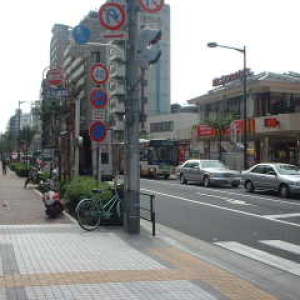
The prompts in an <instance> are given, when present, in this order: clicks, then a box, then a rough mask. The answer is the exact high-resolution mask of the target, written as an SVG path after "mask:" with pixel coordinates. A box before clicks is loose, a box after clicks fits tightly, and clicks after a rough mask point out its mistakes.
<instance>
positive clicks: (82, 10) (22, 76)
mask: <svg viewBox="0 0 300 300" xmlns="http://www.w3.org/2000/svg"><path fill="white" fill-rule="evenodd" d="M103 3H104V0H98V1H94V0H84V1H78V0H77V1H74V0H72V1H71V0H63V1H61V0H51V1H36V0H27V1H20V0H19V1H16V0H11V1H5V2H3V3H2V7H1V12H0V15H1V16H0V28H1V36H2V41H1V50H0V51H1V55H0V60H1V61H0V66H1V71H0V80H1V106H0V132H4V131H5V128H6V126H7V123H8V120H9V118H10V117H11V116H12V115H13V114H14V112H15V110H16V109H17V108H18V101H28V102H30V101H35V100H38V99H39V91H40V84H41V80H42V73H43V70H44V69H45V68H46V67H47V66H48V65H49V56H50V53H49V49H50V41H51V29H52V26H53V25H54V24H55V23H62V24H67V25H70V26H75V25H77V24H78V22H79V21H80V20H82V18H83V17H84V16H85V15H86V14H87V13H88V12H89V11H90V10H93V9H96V10H98V9H99V7H100V6H101V5H102V4H103ZM166 3H167V4H169V5H170V6H171V103H180V104H185V103H186V101H187V100H189V99H192V98H195V97H197V96H199V95H202V94H204V93H206V92H207V91H208V90H210V89H211V88H212V80H213V79H214V78H216V77H220V76H222V75H226V74H230V73H233V72H236V71H238V70H240V69H242V68H243V55H242V54H241V53H239V52H237V51H234V50H228V49H222V48H208V47H207V43H208V42H217V43H219V44H222V45H228V46H233V47H243V46H244V45H245V46H246V49H247V66H248V67H249V68H251V69H252V71H253V72H254V73H260V72H263V71H271V72H279V73H283V72H288V71H294V72H298V71H299V72H300V69H299V52H300V41H299V35H298V32H299V31H298V30H299V12H300V4H299V1H298V0H285V1H279V0H278V1H274V0H264V1H261V0H251V1H241V0H226V1H224V0H202V1H199V0H185V1H182V0H166ZM22 109H23V110H24V111H26V110H27V111H28V110H29V103H23V104H22Z"/></svg>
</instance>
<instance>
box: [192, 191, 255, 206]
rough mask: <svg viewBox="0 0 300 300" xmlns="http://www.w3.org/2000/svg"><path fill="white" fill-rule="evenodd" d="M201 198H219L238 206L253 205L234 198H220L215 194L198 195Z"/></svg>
mask: <svg viewBox="0 0 300 300" xmlns="http://www.w3.org/2000/svg"><path fill="white" fill-rule="evenodd" d="M196 194H197V195H199V196H207V197H211V198H217V199H221V200H225V201H227V202H229V203H231V204H238V205H251V204H248V203H246V202H245V201H242V200H237V199H232V198H226V197H222V196H218V195H213V194H202V193H196Z"/></svg>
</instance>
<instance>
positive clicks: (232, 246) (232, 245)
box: [214, 242, 300, 276]
mask: <svg viewBox="0 0 300 300" xmlns="http://www.w3.org/2000/svg"><path fill="white" fill-rule="evenodd" d="M214 244H215V245H218V246H220V247H223V248H226V249H228V250H231V251H233V252H236V253H238V254H240V255H243V256H246V257H248V258H251V259H254V260H257V261H260V262H262V263H264V264H267V265H269V266H273V267H275V268H278V269H281V270H284V271H287V272H289V273H291V274H294V275H297V276H300V264H298V263H295V262H292V261H290V260H288V259H284V258H281V257H279V256H276V255H272V254H269V253H268V252H265V251H262V250H258V249H254V248H252V247H249V246H246V245H243V244H241V243H238V242H217V243H214Z"/></svg>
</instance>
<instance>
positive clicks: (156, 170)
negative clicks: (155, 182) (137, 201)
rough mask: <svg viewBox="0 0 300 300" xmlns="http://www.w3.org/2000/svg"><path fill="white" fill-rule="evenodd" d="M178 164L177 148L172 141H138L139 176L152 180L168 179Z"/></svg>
mask: <svg viewBox="0 0 300 300" xmlns="http://www.w3.org/2000/svg"><path fill="white" fill-rule="evenodd" d="M177 164H178V147H177V142H176V141H174V140H166V139H153V140H142V139H140V174H141V176H147V177H152V178H155V179H157V178H159V177H163V178H165V179H167V178H169V177H170V175H171V174H172V173H173V172H174V170H175V167H176V166H177Z"/></svg>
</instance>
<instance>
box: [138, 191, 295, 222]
mask: <svg viewBox="0 0 300 300" xmlns="http://www.w3.org/2000/svg"><path fill="white" fill-rule="evenodd" d="M141 190H142V191H145V192H150V193H153V194H157V195H161V196H165V197H170V198H175V199H178V200H182V201H186V202H190V203H193V204H197V205H204V206H209V207H212V208H218V209H221V210H226V211H230V212H234V213H237V214H241V215H245V216H249V217H254V218H259V219H263V220H268V221H271V222H275V223H280V224H284V225H290V226H294V227H300V224H297V223H291V222H286V221H282V220H277V219H268V218H265V217H264V216H261V215H256V214H252V213H248V212H245V211H241V210H236V209H232V208H227V207H224V206H219V205H215V204H210V203H206V202H201V201H196V200H192V199H187V198H183V197H179V196H175V195H170V194H165V193H161V192H157V191H154V190H147V189H141ZM202 195H205V196H209V197H213V195H207V194H202ZM223 198H224V197H223ZM224 199H226V198H224ZM227 199H228V198H227Z"/></svg>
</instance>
